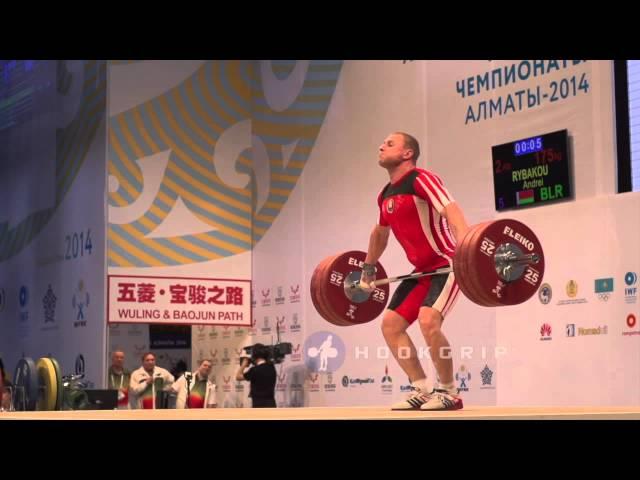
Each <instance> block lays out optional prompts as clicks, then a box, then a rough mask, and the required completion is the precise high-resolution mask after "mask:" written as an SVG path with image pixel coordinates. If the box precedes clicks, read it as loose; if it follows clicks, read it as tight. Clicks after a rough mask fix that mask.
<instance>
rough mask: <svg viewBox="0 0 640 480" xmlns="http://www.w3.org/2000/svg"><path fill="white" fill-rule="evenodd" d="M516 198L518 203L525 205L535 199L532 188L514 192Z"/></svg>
mask: <svg viewBox="0 0 640 480" xmlns="http://www.w3.org/2000/svg"><path fill="white" fill-rule="evenodd" d="M516 200H517V202H518V205H526V204H528V203H533V202H534V201H535V199H534V197H533V190H523V191H522V192H516Z"/></svg>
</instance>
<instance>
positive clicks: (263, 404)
mask: <svg viewBox="0 0 640 480" xmlns="http://www.w3.org/2000/svg"><path fill="white" fill-rule="evenodd" d="M250 363H252V364H253V366H252V367H251V368H249V369H248V370H247V368H248V367H249V365H250ZM276 376H277V374H276V367H275V366H274V365H273V363H272V362H271V361H270V355H269V349H268V347H266V346H264V345H263V344H261V343H256V344H255V345H254V346H253V347H252V348H251V360H249V358H248V357H243V358H242V363H241V364H240V368H239V369H238V371H237V372H236V380H238V381H242V380H247V381H248V382H249V383H250V384H251V389H250V392H249V396H250V397H251V403H252V406H253V408H276V398H275V388H276Z"/></svg>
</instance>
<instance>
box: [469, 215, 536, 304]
mask: <svg viewBox="0 0 640 480" xmlns="http://www.w3.org/2000/svg"><path fill="white" fill-rule="evenodd" d="M507 243H510V244H514V245H516V246H517V247H518V248H519V249H520V250H522V253H523V254H530V253H536V254H538V256H539V257H540V260H539V262H538V263H537V264H530V265H526V266H525V268H524V271H523V273H522V276H521V277H520V278H518V279H516V280H513V281H510V282H505V281H504V280H502V279H501V278H500V277H499V276H498V272H497V271H496V267H495V253H496V249H497V248H498V247H499V246H501V245H504V244H507ZM468 255H469V256H468V265H473V268H474V269H475V270H476V272H477V274H476V278H477V279H478V283H476V284H475V285H476V287H479V288H481V290H482V292H483V297H485V298H486V297H489V298H491V299H492V301H493V302H495V303H496V304H497V305H517V304H520V303H523V302H526V301H527V300H528V299H529V298H531V297H532V296H533V295H534V294H535V293H536V292H537V291H538V288H539V287H540V285H541V283H542V279H543V277H544V252H543V250H542V245H541V243H540V240H538V237H537V236H536V235H535V234H534V233H533V231H532V230H531V229H530V228H529V227H528V226H526V225H525V224H523V223H522V222H519V221H517V220H513V219H502V220H496V221H494V222H491V223H490V224H489V225H487V226H486V227H483V228H482V231H481V232H479V234H477V238H474V239H473V240H472V242H471V243H470V250H469V252H468Z"/></svg>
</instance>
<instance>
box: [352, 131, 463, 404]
mask: <svg viewBox="0 0 640 480" xmlns="http://www.w3.org/2000/svg"><path fill="white" fill-rule="evenodd" d="M379 150H380V154H379V160H378V164H379V165H380V166H381V167H383V168H385V169H386V170H387V172H388V173H389V183H388V184H387V185H385V187H384V188H383V189H382V191H381V192H380V193H379V195H378V207H379V209H380V212H379V215H378V221H377V223H376V225H375V227H374V228H373V231H372V232H371V237H370V239H369V249H368V252H367V257H366V259H365V263H364V265H363V272H362V279H361V286H362V287H363V288H364V289H365V290H368V291H369V290H371V288H370V285H369V283H370V282H371V281H373V280H375V264H376V262H377V261H378V259H379V258H380V256H381V255H382V253H383V252H384V250H385V248H386V247H387V242H388V240H389V232H390V231H393V234H394V235H395V237H396V239H397V240H398V242H399V243H400V245H401V246H402V248H403V249H404V251H405V253H406V255H407V259H408V260H409V262H410V263H411V264H412V265H413V266H414V267H415V270H414V271H416V272H419V271H431V270H436V269H438V268H442V267H450V266H452V262H453V256H454V252H455V247H456V245H459V244H460V242H462V239H463V238H464V235H465V233H466V232H467V230H468V228H469V227H468V225H467V222H466V220H465V218H464V214H463V212H462V210H461V209H460V207H459V206H458V204H457V203H456V202H455V201H454V199H453V197H452V196H451V194H450V193H449V192H448V191H447V189H446V188H445V186H444V184H443V183H442V180H441V179H440V178H439V177H438V176H437V175H436V174H434V173H433V172H430V171H427V170H424V169H421V168H417V167H416V161H417V160H418V157H419V155H420V146H419V144H418V141H417V140H416V139H415V138H414V137H412V136H411V135H409V134H407V133H404V132H395V133H392V134H391V135H389V136H388V137H387V138H386V139H385V140H384V142H383V143H382V145H380V149H379ZM458 292H459V287H458V284H457V282H456V280H455V278H454V274H453V272H451V273H445V274H441V275H434V276H426V277H421V278H418V279H411V280H404V281H402V282H401V283H400V285H399V286H398V288H397V289H396V291H395V293H394V295H393V297H392V298H391V301H390V302H389V306H388V307H387V310H386V311H385V313H384V316H383V318H382V334H383V336H384V338H385V340H386V342H387V345H388V346H389V349H390V350H391V352H392V353H393V356H394V358H395V359H396V360H397V362H398V363H399V365H400V366H401V367H402V369H403V370H404V371H405V373H406V374H407V376H408V377H409V380H410V381H411V385H412V387H413V394H412V395H411V396H410V397H409V398H408V399H407V400H403V401H401V402H399V403H396V404H394V405H392V407H391V408H392V409H393V410H417V409H420V410H458V409H461V408H462V406H463V404H462V398H460V396H459V395H458V391H457V388H456V387H455V384H454V379H453V360H452V358H451V349H450V346H449V342H448V341H447V338H446V337H445V336H444V334H443V333H442V330H441V327H442V322H443V321H444V317H445V316H446V315H447V313H449V312H450V311H451V308H452V307H453V305H454V303H455V302H456V299H457V296H458ZM416 319H417V320H418V323H419V325H420V330H421V331H422V335H423V336H424V339H425V341H426V343H427V346H428V347H429V354H430V355H431V359H432V361H433V364H434V367H435V370H436V372H437V376H438V378H437V384H436V385H434V387H435V388H432V385H431V384H430V383H429V382H427V376H426V374H425V372H424V370H423V368H422V366H421V365H420V361H419V359H418V355H417V352H416V348H415V346H414V344H413V342H412V341H411V338H410V337H409V335H408V334H407V328H408V327H409V326H410V325H411V324H412V323H413V322H414V321H415V320H416Z"/></svg>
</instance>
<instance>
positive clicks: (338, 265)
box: [323, 250, 389, 325]
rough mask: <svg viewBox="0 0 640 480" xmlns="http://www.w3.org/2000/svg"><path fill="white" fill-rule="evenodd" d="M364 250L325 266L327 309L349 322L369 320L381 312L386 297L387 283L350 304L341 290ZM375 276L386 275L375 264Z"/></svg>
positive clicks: (362, 255)
mask: <svg viewBox="0 0 640 480" xmlns="http://www.w3.org/2000/svg"><path fill="white" fill-rule="evenodd" d="M366 256H367V254H366V252H361V251H358V250H352V251H349V252H345V253H343V254H341V255H339V256H338V257H337V258H335V259H334V260H333V261H331V263H330V264H329V265H328V266H327V282H326V283H325V284H324V286H323V292H324V294H325V296H326V299H327V302H328V306H329V309H330V310H331V312H333V313H334V314H335V315H336V316H337V317H338V318H341V319H343V320H344V321H345V322H349V323H350V324H352V325H359V324H363V323H368V322H370V321H372V320H374V319H376V318H377V317H378V316H380V314H381V313H382V312H383V311H384V309H385V308H386V306H387V302H388V300H389V284H386V285H381V286H380V287H377V288H376V289H375V290H374V291H373V292H372V293H371V296H370V297H369V300H367V301H366V302H363V303H352V302H351V301H350V300H349V298H348V297H347V296H346V295H345V293H344V285H343V282H344V279H345V277H346V276H347V275H349V273H351V272H352V271H354V270H360V269H361V268H362V262H364V259H365V258H366ZM376 268H377V272H376V278H377V279H381V278H387V273H386V271H385V270H384V268H383V267H382V265H381V264H380V262H378V263H376Z"/></svg>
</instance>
